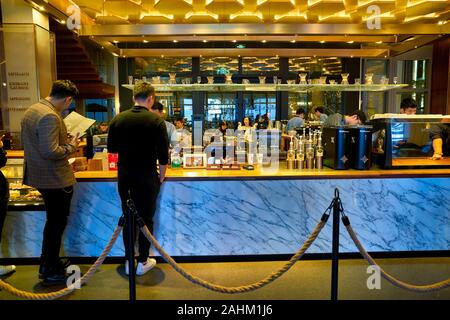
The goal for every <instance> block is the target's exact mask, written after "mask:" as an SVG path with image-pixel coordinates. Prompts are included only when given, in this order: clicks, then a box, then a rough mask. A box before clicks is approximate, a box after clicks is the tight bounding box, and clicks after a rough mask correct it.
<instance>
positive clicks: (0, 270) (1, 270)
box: [0, 266, 16, 276]
mask: <svg viewBox="0 0 450 320" xmlns="http://www.w3.org/2000/svg"><path fill="white" fill-rule="evenodd" d="M15 270H16V266H0V276H5V275H7V274H9V273H11V272H14V271H15Z"/></svg>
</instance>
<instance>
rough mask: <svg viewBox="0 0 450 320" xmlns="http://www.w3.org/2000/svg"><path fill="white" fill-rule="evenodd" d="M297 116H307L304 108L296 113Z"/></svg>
mask: <svg viewBox="0 0 450 320" xmlns="http://www.w3.org/2000/svg"><path fill="white" fill-rule="evenodd" d="M295 114H296V115H300V114H305V109H303V108H298V109H297V112H295Z"/></svg>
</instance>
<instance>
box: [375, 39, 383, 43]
mask: <svg viewBox="0 0 450 320" xmlns="http://www.w3.org/2000/svg"><path fill="white" fill-rule="evenodd" d="M375 43H376V44H382V43H383V41H381V40H380V41H377V42H375Z"/></svg>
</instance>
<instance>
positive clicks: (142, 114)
mask: <svg viewBox="0 0 450 320" xmlns="http://www.w3.org/2000/svg"><path fill="white" fill-rule="evenodd" d="M108 152H111V153H118V154H119V162H118V168H119V175H120V174H123V173H125V172H126V173H127V174H133V173H135V174H140V175H142V174H148V173H150V174H155V173H156V169H157V168H156V160H158V161H159V164H161V165H166V164H167V163H168V160H169V159H168V158H169V141H168V138H167V130H166V125H165V123H164V120H163V119H162V118H160V117H158V116H157V115H156V114H154V113H152V112H150V111H148V110H147V109H146V108H144V107H140V106H134V107H133V108H131V109H130V110H127V111H124V112H121V113H120V114H118V115H117V116H115V117H114V119H113V120H112V121H111V123H110V125H109V132H108Z"/></svg>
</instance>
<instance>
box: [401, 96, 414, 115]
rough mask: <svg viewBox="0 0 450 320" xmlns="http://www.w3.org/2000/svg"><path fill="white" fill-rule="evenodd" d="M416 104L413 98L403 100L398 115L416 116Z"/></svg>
mask: <svg viewBox="0 0 450 320" xmlns="http://www.w3.org/2000/svg"><path fill="white" fill-rule="evenodd" d="M416 112H417V103H416V100H414V99H413V98H405V99H403V100H402V102H401V104H400V114H408V115H411V114H416Z"/></svg>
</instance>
